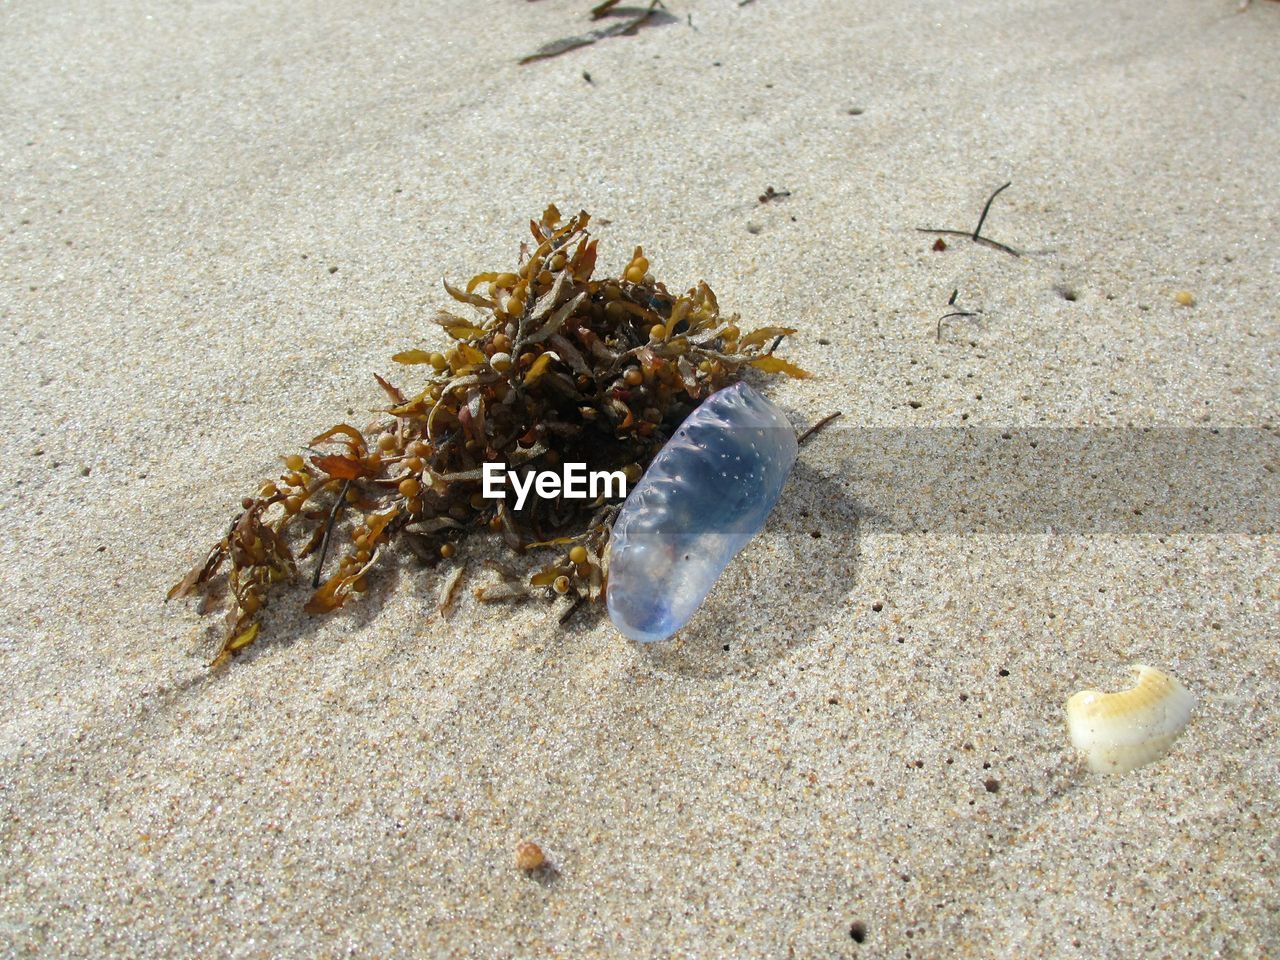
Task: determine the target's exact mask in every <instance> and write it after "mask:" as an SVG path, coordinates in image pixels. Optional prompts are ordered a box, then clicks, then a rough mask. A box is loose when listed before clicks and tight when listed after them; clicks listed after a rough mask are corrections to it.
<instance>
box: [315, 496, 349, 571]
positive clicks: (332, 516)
mask: <svg viewBox="0 0 1280 960" xmlns="http://www.w3.org/2000/svg"><path fill="white" fill-rule="evenodd" d="M350 487H351V481H350V480H343V481H342V489H341V490H340V491H338V499H337V500H335V501H334V504H333V509H332V510H330V511H329V519H328V520H326V521H325V523H324V539H323V540H321V541H320V559H319V560H317V561H316V572H315V574H314V575H313V576H312V577H311V587H312V589H318V588H319V586H320V574H322V573H324V558H325V556H326V555H328V553H329V540H330V538H331V536H332V534H333V524H334V522H335V521H336V520H337V519H338V511H340V510H341V509H342V507H343V506H344V505H345V504H346V502H347V490H348V489H349V488H350Z"/></svg>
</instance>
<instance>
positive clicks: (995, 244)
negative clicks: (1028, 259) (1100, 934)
mask: <svg viewBox="0 0 1280 960" xmlns="http://www.w3.org/2000/svg"><path fill="white" fill-rule="evenodd" d="M916 230H918V231H919V232H920V233H945V234H946V235H947V236H949V237H968V238H969V239H970V240H973V234H972V233H970V232H969V231H968V230H945V229H943V228H941V227H916ZM974 243H981V244H983V245H984V246H988V247H991V248H993V249H995V250H1003V251H1004V252H1005V253H1008V254H1010V255H1012V256H1015V257H1021V256H1022V254H1020V253H1019V252H1018V251H1017V250H1015V249H1013V247H1010V246H1008V245H1007V244H1003V243H1001V242H1000V241H998V240H992V239H990V238H989V237H978V239H977V240H974Z"/></svg>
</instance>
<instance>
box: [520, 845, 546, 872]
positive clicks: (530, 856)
mask: <svg viewBox="0 0 1280 960" xmlns="http://www.w3.org/2000/svg"><path fill="white" fill-rule="evenodd" d="M546 862H547V858H546V856H545V855H544V854H543V852H542V848H541V847H540V846H538V845H537V844H536V843H534V842H533V841H532V840H522V841H521V842H520V843H518V844H516V866H517V867H518V868H519V869H521V870H523V871H524V872H525V873H532V872H533V871H534V870H537V869H538V868H539V867H541V866H542V865H543V864H545V863H546Z"/></svg>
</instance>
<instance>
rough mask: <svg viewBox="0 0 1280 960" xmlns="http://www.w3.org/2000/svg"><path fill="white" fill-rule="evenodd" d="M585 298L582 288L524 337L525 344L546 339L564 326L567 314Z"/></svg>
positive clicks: (585, 293)
mask: <svg viewBox="0 0 1280 960" xmlns="http://www.w3.org/2000/svg"><path fill="white" fill-rule="evenodd" d="M560 276H564V274H561V275H560ZM586 299H587V291H585V290H583V291H582V292H581V293H579V294H578V295H577V296H576V297H574V298H573V299H572V300H570V301H568V302H567V303H565V304H563V305H562V306H561V307H560V309H559V310H557V311H556V312H555V313H553V314H552V315H551V319H549V320H548V321H547V322H546V323H544V324H543V325H542V326H541V327H540V328H538V330H537V331H536V332H534V333H532V334H530V335H529V336H528V337H525V341H524V342H525V343H527V344H528V343H540V342H542V341H543V340H545V339H547V337H549V336H551V335H552V334H553V333H557V332H558V331H559V330H560V328H561V327H562V326H564V322H565V320H567V319H568V318H569V315H570V314H572V313H573V312H574V311H575V310H577V309H578V307H580V306H582V304H583V302H585V301H586Z"/></svg>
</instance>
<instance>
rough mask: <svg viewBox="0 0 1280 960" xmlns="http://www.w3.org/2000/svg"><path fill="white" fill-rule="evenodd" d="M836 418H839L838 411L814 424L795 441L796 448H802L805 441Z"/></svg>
mask: <svg viewBox="0 0 1280 960" xmlns="http://www.w3.org/2000/svg"><path fill="white" fill-rule="evenodd" d="M838 416H840V411H839V410H837V411H836V412H835V413H832V414H829V415H827V416H825V417H823V418H822V419H821V420H819V421H818V422H817V423H815V424H814V425H813V426H812V427H810V428H809V429H808V430H806V431H805V432H804V433H802V434H800V437H799V439H798V440H796V446H799V447H802V446H804V443H805V441H806V440H808V439H809V438H810V437H812V436H813V435H814V434H815V433H817V432H818V431H819V430H821V429H822V428H823V427H825V426H826V425H827V424H828V423H830V422H831V421H832V420H834V419H835V418H836V417H838Z"/></svg>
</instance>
